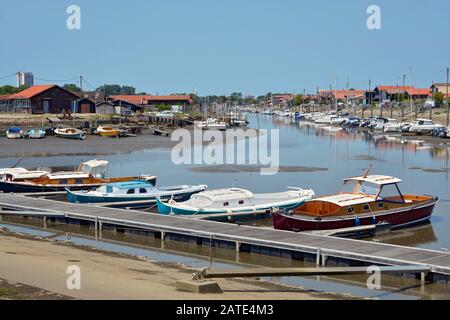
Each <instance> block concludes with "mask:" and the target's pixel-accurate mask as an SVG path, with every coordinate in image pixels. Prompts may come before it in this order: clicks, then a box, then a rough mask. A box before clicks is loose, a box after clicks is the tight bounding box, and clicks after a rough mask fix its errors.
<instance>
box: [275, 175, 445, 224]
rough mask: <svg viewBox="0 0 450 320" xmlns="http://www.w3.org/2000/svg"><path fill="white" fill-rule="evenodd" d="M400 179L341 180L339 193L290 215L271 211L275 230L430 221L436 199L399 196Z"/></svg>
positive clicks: (360, 178)
mask: <svg viewBox="0 0 450 320" xmlns="http://www.w3.org/2000/svg"><path fill="white" fill-rule="evenodd" d="M400 182H402V181H401V180H400V179H398V178H395V177H390V176H381V175H371V176H369V175H367V173H366V175H364V176H362V177H355V178H349V179H346V180H344V186H343V189H342V191H341V192H340V193H339V194H336V195H331V196H326V197H322V198H317V199H314V200H311V201H308V202H306V203H305V204H304V205H302V206H301V207H299V208H297V209H295V210H294V211H292V212H289V213H288V212H274V213H273V225H274V228H275V229H279V230H289V231H295V232H301V231H311V230H334V229H341V228H350V227H355V226H363V225H370V224H377V223H380V222H389V223H390V224H391V226H392V228H400V227H406V226H409V225H412V224H417V223H420V222H424V221H427V220H429V219H430V217H431V214H432V212H433V209H434V207H435V205H436V203H437V202H438V198H437V197H433V196H426V195H423V196H418V195H409V194H405V195H404V194H402V193H401V192H400V189H399V187H398V184H399V183H400Z"/></svg>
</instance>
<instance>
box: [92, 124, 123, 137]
mask: <svg viewBox="0 0 450 320" xmlns="http://www.w3.org/2000/svg"><path fill="white" fill-rule="evenodd" d="M97 133H98V134H99V135H101V136H102V137H109V138H117V137H119V136H120V130H119V129H115V128H113V127H102V126H100V127H98V128H97Z"/></svg>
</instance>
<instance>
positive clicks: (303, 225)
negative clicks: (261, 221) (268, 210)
mask: <svg viewBox="0 0 450 320" xmlns="http://www.w3.org/2000/svg"><path fill="white" fill-rule="evenodd" d="M437 202H438V200H437V199H434V200H432V201H430V202H428V203H424V204H422V205H420V206H415V207H408V208H405V209H404V210H396V211H393V212H384V213H377V214H374V215H370V216H369V215H367V216H364V217H359V218H358V217H356V216H350V217H335V218H329V219H322V220H314V219H313V218H311V217H306V216H300V215H289V214H286V213H280V212H274V213H273V215H272V216H273V218H272V219H273V226H274V228H275V229H277V230H287V231H294V232H301V231H313V230H335V229H342V228H351V227H355V226H365V225H372V224H377V223H380V222H388V223H390V224H391V226H392V228H401V227H406V226H410V225H413V224H418V223H422V222H425V221H428V220H429V219H430V217H431V215H432V213H433V210H434V207H435V205H436V203H437Z"/></svg>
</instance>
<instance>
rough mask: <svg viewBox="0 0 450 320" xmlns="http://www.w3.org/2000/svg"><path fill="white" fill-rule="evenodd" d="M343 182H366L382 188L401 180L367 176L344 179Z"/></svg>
mask: <svg viewBox="0 0 450 320" xmlns="http://www.w3.org/2000/svg"><path fill="white" fill-rule="evenodd" d="M344 181H345V182H347V181H358V182H367V183H373V184H376V185H378V186H384V185H388V184H395V183H400V182H402V180H400V179H398V178H395V177H390V176H382V175H372V176H367V177H354V178H348V179H345V180H344Z"/></svg>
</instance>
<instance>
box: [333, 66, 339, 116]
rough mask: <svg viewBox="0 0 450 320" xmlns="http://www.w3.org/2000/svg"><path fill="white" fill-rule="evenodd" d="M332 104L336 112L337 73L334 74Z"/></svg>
mask: <svg viewBox="0 0 450 320" xmlns="http://www.w3.org/2000/svg"><path fill="white" fill-rule="evenodd" d="M334 106H335V109H336V114H337V113H338V99H337V74H335V75H334Z"/></svg>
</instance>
